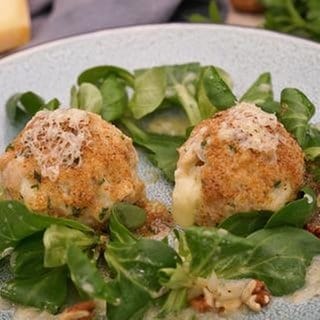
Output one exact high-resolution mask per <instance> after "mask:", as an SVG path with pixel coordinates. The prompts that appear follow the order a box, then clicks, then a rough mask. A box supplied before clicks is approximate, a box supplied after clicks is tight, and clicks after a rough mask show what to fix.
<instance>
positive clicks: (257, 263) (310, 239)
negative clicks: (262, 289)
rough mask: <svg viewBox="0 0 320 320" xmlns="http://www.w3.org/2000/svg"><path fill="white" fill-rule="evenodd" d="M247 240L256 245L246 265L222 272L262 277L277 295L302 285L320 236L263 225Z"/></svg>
mask: <svg viewBox="0 0 320 320" xmlns="http://www.w3.org/2000/svg"><path fill="white" fill-rule="evenodd" d="M248 240H249V241H250V242H251V243H253V244H254V246H255V247H254V251H253V252H252V254H251V255H250V258H249V259H248V260H247V261H246V263H245V265H243V266H242V269H238V270H229V271H226V272H225V273H223V274H222V276H224V277H233V276H236V277H240V278H247V277H252V278H255V279H260V280H262V281H264V282H265V283H266V284H267V287H268V288H269V290H270V291H271V293H272V294H273V295H275V296H282V295H286V294H290V293H293V292H294V291H296V290H297V289H299V288H301V287H302V286H303V285H304V283H305V275H306V268H307V267H308V266H309V265H310V263H311V260H312V258H313V257H314V256H315V255H319V252H320V240H319V239H318V238H316V237H315V236H313V235H312V234H311V233H309V232H307V231H305V230H302V229H297V228H292V227H282V228H275V229H263V230H260V231H257V232H255V233H253V234H252V235H250V236H249V237H248ZM237 268H239V267H237ZM233 272H235V273H234V275H232V273H233Z"/></svg>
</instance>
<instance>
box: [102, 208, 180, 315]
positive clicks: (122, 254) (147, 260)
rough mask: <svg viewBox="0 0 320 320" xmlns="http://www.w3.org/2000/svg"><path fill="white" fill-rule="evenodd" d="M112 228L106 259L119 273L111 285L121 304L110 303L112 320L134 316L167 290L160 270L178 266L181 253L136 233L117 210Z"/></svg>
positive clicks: (116, 273)
mask: <svg viewBox="0 0 320 320" xmlns="http://www.w3.org/2000/svg"><path fill="white" fill-rule="evenodd" d="M120 216H121V215H120ZM109 229H110V236H111V241H110V242H109V243H108V245H107V248H106V251H105V259H106V261H107V263H108V266H109V267H110V268H111V269H112V271H113V273H114V274H115V275H116V277H115V279H114V280H113V282H112V283H110V285H112V287H113V288H114V290H117V291H118V294H119V295H118V299H119V304H118V305H112V304H110V305H109V304H108V307H107V316H108V319H111V320H113V319H135V317H138V316H141V315H142V314H143V313H144V312H145V311H146V310H147V308H148V307H149V304H151V303H152V301H153V300H154V299H157V298H158V297H160V296H162V295H163V294H164V292H163V290H162V286H161V284H160V282H159V277H158V271H159V270H160V269H162V268H173V267H175V266H176V263H177V262H178V261H179V257H178V255H177V253H176V252H175V251H174V250H173V249H172V248H170V247H169V246H168V245H167V244H165V243H164V242H161V241H156V240H151V239H138V238H136V237H135V236H133V235H132V233H131V232H130V231H129V230H128V229H127V228H126V227H125V226H124V225H122V224H121V222H120V221H119V215H117V214H115V213H114V214H112V215H111V217H110V225H109ZM128 292H130V294H128Z"/></svg>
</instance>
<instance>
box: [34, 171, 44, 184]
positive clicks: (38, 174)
mask: <svg viewBox="0 0 320 320" xmlns="http://www.w3.org/2000/svg"><path fill="white" fill-rule="evenodd" d="M33 177H34V178H35V179H36V180H37V181H38V182H39V183H41V179H42V177H41V174H40V173H39V172H38V171H36V170H34V171H33Z"/></svg>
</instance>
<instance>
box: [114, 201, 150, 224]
mask: <svg viewBox="0 0 320 320" xmlns="http://www.w3.org/2000/svg"><path fill="white" fill-rule="evenodd" d="M110 213H111V214H113V219H118V220H119V222H121V224H123V225H124V226H125V227H126V228H128V229H130V230H135V229H137V228H139V227H142V226H143V225H144V223H145V221H146V219H147V215H146V212H145V210H144V209H142V208H140V207H138V206H136V205H133V204H131V203H125V202H118V203H116V204H114V205H113V206H112V207H111V209H110Z"/></svg>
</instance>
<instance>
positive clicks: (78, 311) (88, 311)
mask: <svg viewBox="0 0 320 320" xmlns="http://www.w3.org/2000/svg"><path fill="white" fill-rule="evenodd" d="M95 308H96V303H95V302H94V301H92V300H89V301H83V302H80V303H77V304H74V305H72V306H70V307H68V308H66V309H65V310H64V311H63V312H62V313H61V314H60V315H59V318H58V319H59V320H93V319H94V314H95Z"/></svg>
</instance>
